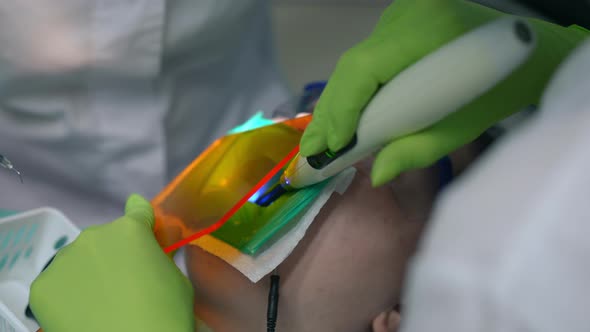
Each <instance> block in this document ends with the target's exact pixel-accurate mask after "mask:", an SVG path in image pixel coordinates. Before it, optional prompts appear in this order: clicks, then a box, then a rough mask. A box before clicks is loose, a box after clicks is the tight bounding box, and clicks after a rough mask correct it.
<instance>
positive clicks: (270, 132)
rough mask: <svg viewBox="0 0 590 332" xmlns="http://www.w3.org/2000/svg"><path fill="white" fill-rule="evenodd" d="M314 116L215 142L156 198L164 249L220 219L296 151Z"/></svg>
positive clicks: (155, 202)
mask: <svg viewBox="0 0 590 332" xmlns="http://www.w3.org/2000/svg"><path fill="white" fill-rule="evenodd" d="M310 121H311V115H308V116H304V117H300V118H295V119H291V120H287V121H284V122H280V123H277V124H274V125H269V126H265V127H261V128H257V129H253V130H249V131H246V132H242V133H237V134H233V135H228V136H224V137H222V138H220V139H218V140H216V141H215V142H214V143H213V144H211V145H210V146H209V147H208V148H207V149H206V150H205V151H204V152H203V153H202V154H201V155H200V156H198V157H197V158H196V159H195V160H194V161H193V162H192V163H191V164H190V165H189V166H188V167H187V168H186V169H185V170H184V171H182V172H181V173H180V174H179V175H178V176H177V177H176V178H175V179H174V180H173V181H172V182H170V184H168V185H167V186H166V187H165V188H164V190H162V192H160V193H159V194H158V195H157V196H156V197H155V198H154V199H153V200H152V205H153V207H154V213H155V216H156V225H155V233H156V238H157V239H158V242H159V243H160V245H161V246H162V247H163V248H165V247H168V246H170V245H172V244H174V243H176V242H178V241H180V240H182V239H185V238H187V237H189V236H191V235H193V234H195V233H197V232H199V231H203V230H205V229H207V228H208V227H209V226H211V225H213V224H214V223H215V222H217V221H218V220H219V219H220V218H221V217H222V216H223V215H224V214H225V213H226V212H227V211H228V210H229V209H230V208H231V207H233V206H234V205H235V204H236V203H237V202H238V201H239V200H240V199H241V198H242V197H243V196H244V195H246V194H247V193H248V192H249V191H250V190H251V189H252V188H253V187H254V186H255V185H256V184H257V183H258V182H259V181H260V180H261V179H262V178H263V177H264V176H265V175H266V174H267V173H268V172H270V171H271V170H272V168H273V167H274V166H275V165H276V164H277V163H279V162H280V161H281V160H282V159H283V158H285V156H287V154H288V153H289V152H290V151H291V150H293V149H294V148H295V147H296V146H297V144H299V140H300V139H301V135H302V134H303V131H304V129H305V128H306V127H307V125H308V124H309V122H310Z"/></svg>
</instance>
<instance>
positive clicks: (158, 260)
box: [30, 195, 195, 332]
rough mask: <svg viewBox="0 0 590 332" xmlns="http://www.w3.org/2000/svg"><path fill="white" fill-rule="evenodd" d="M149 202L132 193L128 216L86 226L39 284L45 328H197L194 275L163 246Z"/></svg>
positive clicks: (35, 298) (130, 331)
mask: <svg viewBox="0 0 590 332" xmlns="http://www.w3.org/2000/svg"><path fill="white" fill-rule="evenodd" d="M153 224H154V215H153V211H152V207H151V205H150V203H149V202H147V201H146V200H145V199H143V198H142V197H140V196H137V195H132V196H131V197H130V198H129V200H128V201H127V205H126V207H125V215H124V216H123V217H121V218H119V219H117V220H115V221H114V222H112V223H108V224H105V225H100V226H94V227H91V228H88V229H86V230H84V231H83V232H82V233H81V234H80V236H79V237H78V238H77V239H76V240H75V241H74V242H73V243H72V244H70V245H68V246H67V247H65V248H63V249H62V250H60V251H59V252H58V254H57V255H56V256H55V259H54V260H53V262H52V263H51V264H50V265H49V267H48V268H47V269H46V270H45V271H44V272H42V273H41V274H40V275H39V277H38V278H37V279H36V280H35V281H34V282H33V284H32V286H31V295H30V305H31V308H32V310H33V313H34V314H35V316H36V318H37V320H38V321H39V323H40V325H41V327H42V328H43V330H44V331H45V332H74V331H76V332H78V331H85V332H103V331H110V332H119V331H120V332H136V331H137V332H152V331H153V332H161V331H174V332H193V331H194V324H195V323H194V315H193V297H194V293H193V290H192V286H191V284H190V281H189V280H188V279H187V278H186V277H185V276H184V275H183V274H182V272H181V271H180V270H179V269H178V267H177V266H176V265H175V264H174V262H173V261H172V260H171V259H170V258H169V257H168V256H166V254H165V253H164V251H163V250H162V249H161V248H160V246H159V245H158V242H157V241H156V239H155V237H154V234H153V232H152V227H153Z"/></svg>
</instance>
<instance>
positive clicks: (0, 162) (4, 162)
mask: <svg viewBox="0 0 590 332" xmlns="http://www.w3.org/2000/svg"><path fill="white" fill-rule="evenodd" d="M0 166H2V167H4V168H6V169H7V170H9V171H13V172H15V173H16V174H17V175H18V177H19V178H20V183H23V176H22V174H21V173H20V172H19V171H18V170H17V169H16V168H14V165H13V164H12V162H11V161H10V160H8V158H6V157H4V156H3V155H1V154H0Z"/></svg>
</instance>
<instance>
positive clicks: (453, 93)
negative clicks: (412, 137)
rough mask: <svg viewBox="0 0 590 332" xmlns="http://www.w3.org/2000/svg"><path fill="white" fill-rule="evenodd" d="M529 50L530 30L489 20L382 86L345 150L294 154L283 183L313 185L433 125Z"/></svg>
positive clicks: (512, 20)
mask: <svg viewBox="0 0 590 332" xmlns="http://www.w3.org/2000/svg"><path fill="white" fill-rule="evenodd" d="M534 47H535V37H534V33H533V30H532V28H531V27H530V25H529V24H528V23H527V22H526V21H524V20H522V19H519V18H516V17H505V18H501V19H499V20H495V21H492V22H491V23H487V24H485V25H483V26H481V27H478V28H476V29H474V30H472V31H470V32H468V33H466V34H464V35H462V36H461V37H458V38H457V39H455V40H454V41H452V42H450V43H448V44H446V45H444V46H442V47H441V48H439V49H438V50H437V51H436V52H433V53H431V54H429V55H427V56H426V57H424V58H422V59H421V60H419V61H418V62H416V63H415V64H414V65H412V66H411V67H409V68H407V69H406V70H404V71H402V72H401V73H399V74H398V75H396V76H395V77H394V78H393V79H392V80H391V81H389V82H388V83H387V84H386V85H385V86H383V87H382V88H381V89H380V90H379V92H378V93H377V94H376V95H375V96H374V97H373V99H372V100H371V101H370V102H369V104H368V105H367V106H366V108H365V109H364V110H363V112H362V114H361V117H360V120H359V125H358V128H357V132H356V135H355V138H354V139H353V141H352V142H351V143H350V144H349V145H348V146H347V147H346V148H344V149H342V150H340V151H338V152H337V153H330V152H325V153H321V154H318V155H315V156H310V157H308V158H303V157H300V156H297V157H296V159H294V160H293V162H292V163H291V165H289V167H288V168H287V169H286V170H285V173H284V176H283V178H284V180H283V181H284V182H285V184H288V185H289V186H290V187H292V188H303V187H306V186H309V185H312V184H315V183H318V182H320V181H323V180H325V179H327V178H329V177H331V176H333V175H335V174H337V173H339V172H340V171H342V170H344V169H346V168H348V167H350V166H352V165H354V164H355V163H356V162H358V161H359V160H362V159H364V158H366V157H368V156H370V155H371V154H373V153H375V152H376V151H378V150H380V149H381V148H382V147H383V146H384V145H386V144H388V143H390V142H391V141H393V140H394V139H395V138H398V137H401V136H404V135H407V134H411V133H414V132H417V131H420V130H422V129H425V128H427V127H429V126H431V125H433V124H434V123H436V122H438V121H440V120H441V119H443V118H444V117H446V116H447V115H449V114H451V113H453V112H455V111H457V110H459V109H460V108H461V107H462V106H464V105H466V104H468V103H469V102H471V101H473V100H474V99H476V98H477V97H479V96H481V95H482V94H484V93H485V92H487V91H488V90H490V89H491V88H493V87H494V86H496V85H497V84H498V83H499V82H500V81H501V80H503V79H504V78H506V77H507V76H508V75H509V74H511V73H512V72H513V71H514V70H515V69H516V68H518V67H519V66H520V65H521V64H522V63H524V62H525V60H526V59H527V58H528V56H529V55H530V54H531V53H532V50H533V49H534Z"/></svg>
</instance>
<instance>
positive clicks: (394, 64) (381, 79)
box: [300, 0, 587, 185]
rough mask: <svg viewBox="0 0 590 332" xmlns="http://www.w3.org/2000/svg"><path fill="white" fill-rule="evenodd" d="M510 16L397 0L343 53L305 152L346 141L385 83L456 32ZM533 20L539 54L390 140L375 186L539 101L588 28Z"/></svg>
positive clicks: (441, 2) (452, 0)
mask: <svg viewBox="0 0 590 332" xmlns="http://www.w3.org/2000/svg"><path fill="white" fill-rule="evenodd" d="M503 15H505V14H503V13H501V12H498V11H496V10H493V9H490V8H486V7H483V6H481V5H478V4H475V3H471V2H467V1H459V0H396V1H394V2H393V4H392V5H391V6H390V7H389V8H388V9H387V10H386V11H385V13H384V14H383V15H382V17H381V19H380V21H379V23H378V24H377V26H376V28H375V30H374V31H373V33H372V34H371V36H370V37H369V38H367V39H366V40H365V41H363V42H361V43H360V44H358V45H356V46H355V47H353V48H352V49H350V50H349V51H347V52H346V53H345V54H344V55H343V56H342V57H341V59H340V61H339V62H338V64H337V66H336V69H335V71H334V73H333V74H332V76H331V78H330V80H329V81H328V85H327V86H326V89H325V90H324V92H323V93H322V96H321V98H320V100H319V101H318V104H317V106H316V108H315V110H314V118H313V120H312V121H311V123H310V124H309V126H308V128H307V130H306V131H305V133H304V135H303V137H302V140H301V146H300V148H301V155H302V156H305V157H306V156H310V155H313V154H316V153H320V152H323V151H325V150H326V149H329V150H331V151H338V150H340V149H342V148H343V147H345V146H346V145H347V144H348V143H349V142H350V140H351V139H352V137H353V135H354V132H355V130H356V127H357V125H358V120H359V117H360V114H361V111H362V109H363V108H364V106H365V105H366V104H367V103H368V101H369V100H370V99H371V97H372V96H373V95H374V94H375V92H376V90H377V89H378V88H379V86H380V85H382V84H385V83H387V82H388V81H389V80H391V79H392V78H393V77H394V76H395V75H396V74H398V73H399V72H400V71H402V70H403V69H405V68H407V67H409V66H411V65H412V64H413V63H414V62H416V61H418V60H420V59H421V58H422V57H424V56H426V55H428V54H429V53H431V52H433V51H435V50H437V49H438V48H439V47H441V46H443V45H444V44H446V43H448V42H450V41H452V40H453V39H455V38H456V37H459V36H461V35H463V34H464V33H466V32H468V31H470V30H472V29H474V28H477V27H478V26H480V25H482V24H485V23H487V22H489V21H491V20H494V19H497V18H500V17H501V16H503ZM527 21H529V22H530V23H531V25H532V27H533V29H535V32H536V33H537V40H538V45H537V49H536V50H535V52H534V53H533V55H532V56H531V58H530V59H529V60H528V61H527V62H526V63H525V64H524V65H523V66H521V67H520V68H519V69H518V70H517V71H515V72H514V73H513V74H512V75H511V76H510V77H509V78H508V79H507V80H504V81H503V82H501V83H500V84H499V85H497V86H496V87H495V88H493V89H492V90H490V91H489V92H488V93H486V94H485V95H483V96H481V97H480V98H478V99H477V100H475V101H474V102H472V103H470V104H468V105H466V106H465V107H464V108H463V109H460V110H458V112H455V113H454V114H451V115H449V116H447V117H446V118H444V119H443V120H442V121H440V122H439V123H437V124H435V125H433V126H431V127H430V128H428V129H426V130H423V131H421V132H418V133H415V134H412V135H408V136H405V137H403V138H400V139H397V140H394V141H393V142H391V143H390V144H389V145H388V146H386V147H385V148H384V149H383V150H382V151H381V152H380V153H379V154H378V155H377V158H376V160H375V163H374V166H373V170H372V181H373V185H381V184H383V183H385V182H387V181H389V180H390V179H393V178H394V177H396V176H397V175H398V174H399V173H401V172H403V171H406V170H410V169H414V168H421V167H426V166H429V165H431V164H433V163H434V162H435V161H437V160H438V159H440V158H441V157H443V156H445V155H446V154H448V153H450V152H452V151H453V150H455V149H457V148H459V147H461V146H462V145H464V144H466V143H469V142H470V141H472V140H474V139H475V138H477V137H478V136H479V135H481V134H482V133H483V132H484V131H485V130H486V129H488V128H489V127H491V126H492V125H494V124H495V123H496V122H498V121H500V120H502V119H504V118H506V117H508V116H509V115H511V114H512V113H515V112H517V111H519V110H521V109H523V108H524V107H526V106H528V105H531V104H536V103H538V102H539V99H540V96H541V93H542V91H543V89H544V87H545V84H546V83H547V82H548V80H549V79H550V77H551V75H552V73H553V72H554V70H555V69H556V67H557V66H558V65H559V64H560V62H561V61H562V60H563V59H564V57H566V56H567V55H568V54H569V53H570V51H571V50H572V49H573V48H575V46H576V45H577V44H578V43H579V42H580V41H581V40H582V39H584V37H585V36H586V35H587V32H585V31H583V30H582V29H581V28H579V27H570V28H564V27H560V26H557V25H554V24H550V23H547V22H543V21H539V20H533V19H527ZM424 79H425V80H428V77H425V78H424ZM416 93H417V94H419V93H420V92H419V91H418V92H416ZM420 98H428V96H421V97H420ZM398 111H399V110H398Z"/></svg>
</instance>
